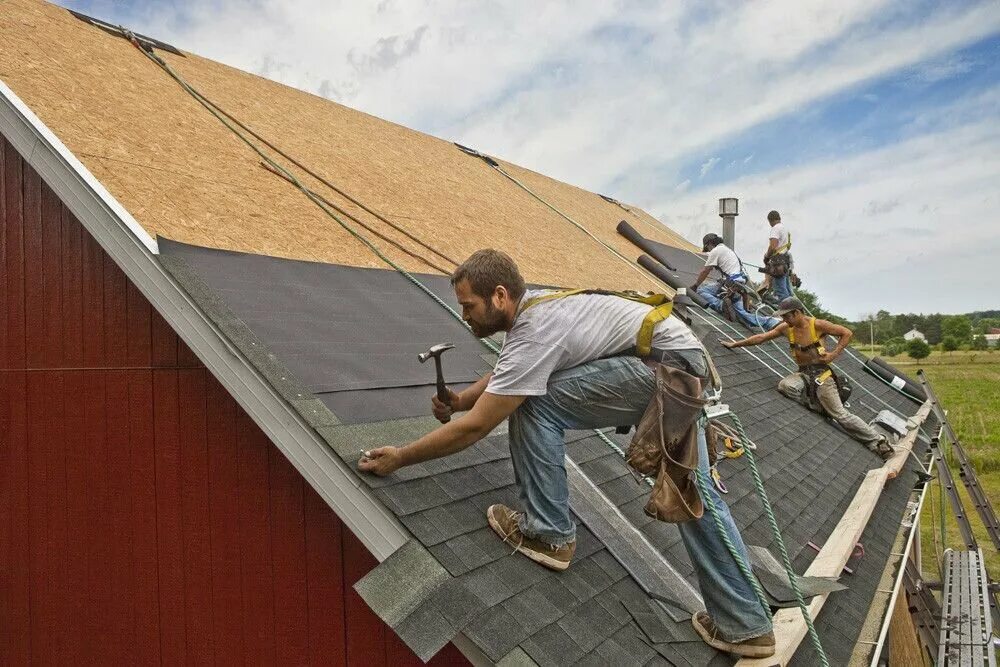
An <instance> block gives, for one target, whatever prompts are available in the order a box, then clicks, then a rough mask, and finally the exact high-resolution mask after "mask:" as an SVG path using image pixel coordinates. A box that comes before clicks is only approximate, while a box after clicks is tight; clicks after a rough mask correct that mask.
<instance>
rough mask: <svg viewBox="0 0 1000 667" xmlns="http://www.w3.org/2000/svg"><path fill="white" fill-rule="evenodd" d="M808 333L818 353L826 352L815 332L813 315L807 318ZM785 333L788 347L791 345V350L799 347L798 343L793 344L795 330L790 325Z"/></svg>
mask: <svg viewBox="0 0 1000 667" xmlns="http://www.w3.org/2000/svg"><path fill="white" fill-rule="evenodd" d="M809 334H810V335H811V336H812V345H815V346H816V350H817V351H818V352H819V353H820V354H826V349H825V348H824V347H823V342H822V341H821V340H820V337H819V334H817V333H816V318H815V317H810V318H809ZM785 335H786V336H788V346H789V347H791V348H792V349H793V350H794V349H795V348H797V347H799V346H798V345H796V344H795V330H794V329H793V328H792V327H788V329H786V330H785ZM812 345H808V346H806V347H807V348H808V347H812ZM824 379H825V378H824Z"/></svg>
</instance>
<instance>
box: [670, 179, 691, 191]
mask: <svg viewBox="0 0 1000 667" xmlns="http://www.w3.org/2000/svg"><path fill="white" fill-rule="evenodd" d="M690 187H691V179H690V178H686V179H684V180H683V181H681V182H680V183H678V184H677V186H676V187H675V188H674V192H676V193H678V194H680V193H682V192H687V190H688V188H690Z"/></svg>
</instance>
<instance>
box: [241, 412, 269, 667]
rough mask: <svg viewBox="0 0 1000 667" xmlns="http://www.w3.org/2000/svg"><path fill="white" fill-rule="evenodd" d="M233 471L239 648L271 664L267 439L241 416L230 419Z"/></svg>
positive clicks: (251, 658)
mask: <svg viewBox="0 0 1000 667" xmlns="http://www.w3.org/2000/svg"><path fill="white" fill-rule="evenodd" d="M236 443H237V462H238V468H239V499H240V500H239V511H238V512H237V514H236V516H235V518H236V521H237V523H238V525H239V529H240V569H241V574H242V590H243V642H244V645H245V646H246V656H247V658H248V659H249V660H251V661H254V662H260V663H273V662H274V660H275V647H274V594H273V588H272V587H273V582H274V578H273V576H272V570H271V568H272V557H271V541H270V539H269V536H270V532H271V526H270V517H269V515H268V498H267V495H268V470H267V448H268V447H270V446H271V443H270V441H269V440H268V439H267V437H266V436H265V435H264V434H263V433H262V432H261V431H260V429H259V428H257V425H256V424H254V423H253V421H252V420H251V419H250V417H249V416H247V414H246V413H245V412H243V411H242V410H241V411H239V412H238V413H237V415H236Z"/></svg>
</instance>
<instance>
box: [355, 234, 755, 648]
mask: <svg viewBox="0 0 1000 667" xmlns="http://www.w3.org/2000/svg"><path fill="white" fill-rule="evenodd" d="M451 282H452V285H453V286H454V288H455V295H456V297H457V299H458V303H459V305H460V306H461V307H462V317H463V319H465V321H466V322H467V323H468V324H469V326H470V328H471V329H472V332H473V333H474V334H475V335H476V336H478V337H480V338H484V337H487V336H490V335H493V334H495V333H498V332H500V331H503V332H506V338H505V340H504V344H503V349H501V351H500V356H499V359H498V360H497V363H496V366H495V367H494V369H493V372H492V373H490V374H488V375H486V376H485V377H483V378H482V379H480V380H479V381H478V382H476V383H475V384H474V385H472V386H471V387H469V388H467V389H465V390H463V391H461V392H459V393H455V392H449V399H450V400H449V404H448V405H446V404H445V403H443V402H441V401H440V400H438V399H437V397H436V396H435V397H433V398H432V399H431V401H432V408H433V412H434V415H435V416H436V417H437V418H438V419H439V420H441V421H446V420H447V419H448V418H449V417H450V416H451V414H452V413H453V412H466V411H467V412H468V414H466V415H463V416H462V417H461V418H459V419H454V420H451V421H447V423H445V424H444V425H442V426H440V427H438V428H437V429H435V430H434V431H432V432H431V433H429V434H427V435H425V436H424V437H422V438H420V439H418V440H416V441H414V442H411V443H410V444H408V445H405V446H402V447H380V448H376V449H372V450H370V451H367V452H365V453H364V455H363V457H362V458H361V461H360V462H359V464H358V467H359V469H360V470H363V471H366V472H371V473H374V474H377V475H388V474H390V473H392V472H394V471H395V470H397V469H398V468H400V467H402V466H406V465H410V464H414V463H418V462H421V461H427V460H430V459H434V458H439V457H442V456H447V455H449V454H454V453H456V452H459V451H461V450H462V449H464V448H466V447H468V446H469V445H471V444H473V443H474V442H476V441H477V440H479V439H481V438H483V437H485V436H486V435H487V434H489V433H490V432H491V431H492V430H493V429H494V428H496V427H497V426H498V425H499V424H500V422H502V421H503V420H504V419H507V420H508V426H509V428H508V432H509V441H510V455H511V463H512V464H513V468H514V479H515V483H516V485H517V489H518V498H519V504H520V507H519V508H517V509H516V510H515V509H513V508H509V507H506V506H504V505H500V504H496V505H492V506H490V507H489V509H487V511H486V514H487V517H486V518H487V522H488V523H489V525H490V526H491V527H492V528H493V530H494V531H495V532H496V533H497V534H498V535H499V536H500V537H501V538H502V539H503V540H504V541H505V542H507V543H508V544H510V545H511V547H513V548H514V550H516V551H518V552H520V553H522V554H524V555H525V556H527V557H528V558H531V559H532V560H534V561H535V562H537V563H540V564H541V565H543V566H545V567H548V568H550V569H553V570H565V569H566V568H568V567H569V565H570V561H571V560H572V558H573V554H574V552H575V550H576V524H575V523H574V521H573V516H572V514H571V512H570V505H569V486H568V480H567V474H566V444H565V440H564V434H565V431H566V429H590V428H606V427H610V426H621V425H626V424H638V423H639V420H640V418H641V417H642V415H643V413H644V412H645V411H646V408H647V406H648V405H649V404H650V401H651V400H652V398H653V395H654V391H656V389H657V387H656V371H655V370H654V369H655V368H656V365H657V364H663V365H666V366H673V367H675V368H679V369H680V370H683V371H684V372H685V373H687V374H688V375H689V376H695V377H698V378H700V379H701V380H702V382H704V379H705V378H706V377H707V376H708V375H709V369H708V362H707V359H706V355H705V351H704V348H703V347H702V344H701V342H700V341H699V340H698V338H697V337H696V336H695V335H694V333H693V332H692V331H691V329H689V328H688V327H687V325H686V324H684V322H682V321H681V320H680V319H678V318H677V317H675V316H665V317H663V318H653V317H651V314H652V313H655V311H658V310H659V308H655V309H654V308H653V307H652V306H650V305H646V304H645V303H640V302H637V301H633V300H629V299H628V298H625V297H623V296H618V295H615V294H607V293H605V294H595V293H582V294H581V293H574V294H565V293H563V294H559V295H558V296H553V292H552V291H551V290H527V289H526V288H525V283H524V279H523V278H522V277H521V274H520V272H519V271H518V268H517V265H516V264H515V263H514V261H513V260H512V259H511V258H510V257H509V256H508V255H506V254H505V253H502V252H500V251H497V250H479V251H477V252H476V253H474V254H473V255H472V256H471V257H470V258H469V259H467V260H466V261H465V262H464V263H463V264H462V265H461V266H459V267H458V269H456V270H455V273H454V274H453V275H452V278H451ZM546 296H548V297H549V298H548V299H546V298H544V297H546ZM539 297H543V298H539ZM650 322H655V324H654V325H653V326H652V327H650V328H651V332H650V331H649V329H648V328H647V327H648V325H649V323H650ZM643 332H646V333H647V334H650V335H651V338H650V339H649V340H650V345H651V351H650V353H649V354H648V356H646V357H645V358H644V359H640V358H639V357H638V356H636V355H635V352H634V350H635V349H636V347H637V341H639V340H642V338H643ZM702 386H704V384H702ZM697 449H698V454H699V456H698V463H697V466H698V470H699V473H698V474H699V475H704V478H705V479H707V477H708V474H709V466H708V452H707V446H706V442H705V432H704V428H703V427H702V426H701V425H700V423H699V424H698V426H697ZM704 486H706V487H707V490H705V489H703V491H702V493H705V494H709V495H708V496H707V498H705V501H704V502H705V504H706V505H709V504H710V503H711V504H713V505H714V506H715V507H716V508H717V509H718V514H717V517H718V519H719V520H720V521H721V526H722V527H721V529H720V527H719V526H717V525H716V524H715V520H714V519H713V516H712V515H711V514H710V513H709V512H705V513H704V515H702V516H701V518H698V519H692V520H688V521H684V522H683V523H678V524H677V527H678V529H679V530H680V534H681V537H682V538H683V541H684V545H685V547H686V548H687V552H688V556H689V558H690V560H691V563H692V565H693V566H694V570H695V573H696V575H697V577H698V584H699V587H700V589H701V594H702V598H703V599H704V602H705V607H706V611H699V612H697V613H696V614H695V615H694V616H693V618H692V623H693V625H694V627H695V629H696V630H697V631H698V633H699V635H700V636H701V637H702V639H704V640H705V641H706V642H707V643H708V644H710V645H711V646H713V647H715V648H718V649H720V650H724V651H729V652H731V653H735V654H737V655H740V656H747V657H767V656H770V655H772V654H773V653H774V634H773V632H772V631H771V618H770V614H769V613H767V612H765V610H764V609H763V608H762V607H761V605H760V603H759V601H758V598H757V597H756V594H755V593H754V589H753V588H752V586H751V584H750V582H748V581H747V579H746V578H745V577H744V575H743V574H742V573H741V571H740V569H739V567H738V565H737V563H736V561H735V560H734V559H733V557H732V555H731V553H730V552H729V550H728V549H727V547H726V544H725V542H724V541H723V537H722V534H721V533H720V530H722V531H724V532H725V534H726V537H727V538H728V540H729V541H730V542H731V544H733V545H734V548H735V549H737V550H738V551H739V552H741V553H742V557H743V558H744V559H745V562H750V559H749V557H748V555H747V552H746V546H745V544H744V543H743V539H742V537H741V536H740V533H739V530H738V529H737V528H736V524H735V523H734V521H733V518H732V516H731V514H730V513H729V508H728V507H727V506H726V504H725V502H724V501H723V500H722V498H721V496H719V494H718V493H717V491H716V489H715V487H714V486H713V485H712V484H707V485H704Z"/></svg>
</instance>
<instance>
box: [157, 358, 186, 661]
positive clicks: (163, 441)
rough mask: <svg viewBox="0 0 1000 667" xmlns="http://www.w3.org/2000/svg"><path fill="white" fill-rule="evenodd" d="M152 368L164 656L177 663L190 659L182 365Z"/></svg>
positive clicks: (158, 559) (159, 574)
mask: <svg viewBox="0 0 1000 667" xmlns="http://www.w3.org/2000/svg"><path fill="white" fill-rule="evenodd" d="M152 374H153V438H154V447H153V456H154V468H153V469H154V471H155V483H156V487H155V488H156V496H155V498H156V509H155V518H156V547H157V549H156V561H157V564H158V567H157V582H158V585H159V600H158V601H159V614H160V658H161V660H162V661H163V662H164V663H165V664H169V665H178V664H182V663H184V662H185V654H184V647H185V641H186V639H185V623H184V563H183V558H184V548H183V545H182V539H183V538H182V536H181V471H180V467H181V464H180V436H179V421H180V411H179V410H178V403H177V371H175V370H154V371H153V372H152Z"/></svg>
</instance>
